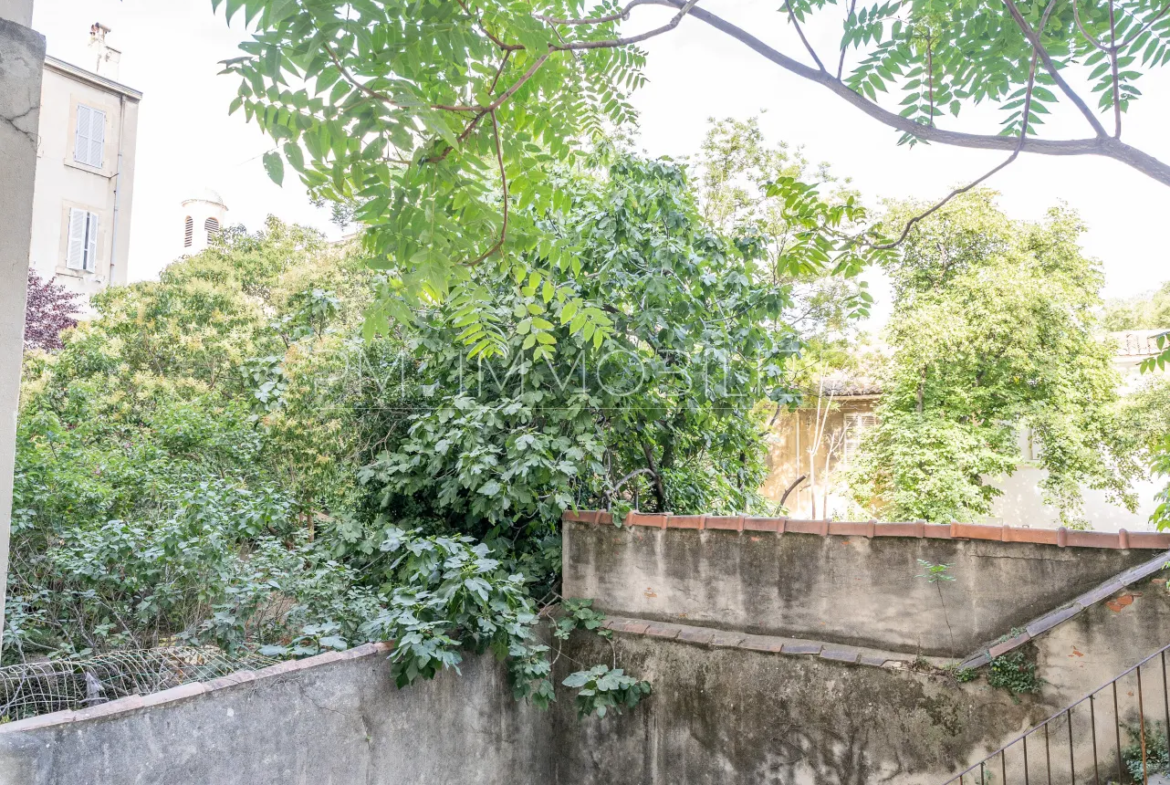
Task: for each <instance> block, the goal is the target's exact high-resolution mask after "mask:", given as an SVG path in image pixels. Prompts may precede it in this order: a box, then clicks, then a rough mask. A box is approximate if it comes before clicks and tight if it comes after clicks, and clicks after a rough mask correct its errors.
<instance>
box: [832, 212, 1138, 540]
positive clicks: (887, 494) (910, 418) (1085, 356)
mask: <svg viewBox="0 0 1170 785" xmlns="http://www.w3.org/2000/svg"><path fill="white" fill-rule="evenodd" d="M920 207H921V205H903V206H901V207H899V208H897V209H895V211H894V212H893V213H892V215H891V218H890V220H891V221H893V222H894V223H897V222H898V221H901V220H903V219H904V218H906V217H907V216H908V215H910V214H911V213H913V212H914V211H916V210H918V209H920ZM1083 230H1084V227H1083V226H1082V224H1081V223H1080V221H1079V219H1078V218H1077V216H1076V215H1075V214H1074V213H1072V212H1070V211H1068V210H1066V209H1063V208H1061V209H1054V210H1051V211H1050V212H1049V214H1048V216H1047V218H1046V219H1045V220H1044V221H1042V222H1040V223H1036V224H1030V223H1024V222H1019V221H1011V220H1009V219H1008V218H1007V217H1006V216H1004V215H1003V213H1001V212H1000V211H999V210H998V208H997V207H996V206H995V202H994V194H993V193H992V192H989V191H974V192H971V193H968V194H965V195H963V196H961V197H959V198H957V199H956V200H955V201H954V202H952V203H951V204H950V205H948V206H947V207H945V208H943V209H942V210H939V211H938V212H937V213H935V214H934V215H933V216H931V217H930V218H928V219H926V220H924V221H921V222H920V223H918V224H917V225H916V226H915V228H914V230H913V231H912V232H910V234H909V236H908V237H907V240H906V243H905V245H904V246H903V249H902V253H901V254H900V255H899V256H898V257H896V258H894V259H893V260H891V261H890V262H889V263H888V265H887V270H888V272H889V274H890V278H891V281H892V283H893V287H894V312H893V316H892V317H891V320H890V324H889V327H888V330H887V332H888V337H889V341H890V344H891V346H892V348H893V356H892V358H891V360H890V362H889V364H888V366H887V368H886V371H885V374H884V378H883V395H882V400H881V404H880V406H879V407H878V409H877V415H878V419H879V425H878V426H877V427H876V428H875V429H874V430H873V431H872V433H871V434H870V435H869V436H868V437H867V439H866V441H865V444H864V445H863V450H862V455H861V456H860V458H859V460H857V461H856V462H855V463H854V465H853V467H852V469H851V485H852V490H853V494H854V498H855V499H856V501H857V502H858V503H859V504H860V505H861V506H863V507H866V508H869V509H874V508H877V509H879V510H880V511H881V515H882V516H883V517H888V518H891V519H919V518H921V519H925V520H929V521H936V522H946V521H952V520H978V519H979V518H981V517H982V516H986V515H987V514H989V512H990V511H991V503H992V500H993V499H994V498H995V496H996V495H997V494H998V493H999V491H998V490H997V489H996V488H995V487H994V485H993V484H992V481H993V480H994V479H995V478H997V477H1002V476H1004V475H1010V474H1011V473H1012V472H1013V471H1015V469H1016V467H1017V466H1018V465H1019V463H1020V462H1021V459H1022V458H1025V459H1029V460H1030V462H1031V464H1032V465H1034V466H1037V467H1039V468H1042V469H1044V470H1045V475H1044V477H1043V479H1042V480H1040V483H1039V484H1040V488H1041V489H1042V491H1043V493H1044V500H1045V501H1046V502H1047V503H1049V504H1051V505H1053V506H1054V507H1055V508H1056V509H1057V510H1058V511H1059V513H1060V517H1061V519H1062V520H1063V521H1064V522H1065V523H1066V524H1067V525H1074V526H1075V525H1084V520H1083V517H1082V516H1081V488H1082V487H1089V488H1095V489H1101V490H1104V491H1106V492H1107V493H1108V494H1109V496H1110V498H1112V499H1114V500H1115V501H1116V502H1118V503H1120V504H1123V505H1124V506H1126V507H1128V508H1130V509H1133V508H1134V506H1135V504H1136V499H1135V498H1134V496H1133V494H1132V492H1131V490H1130V481H1131V479H1132V478H1134V477H1139V476H1142V475H1143V474H1144V467H1143V465H1142V457H1143V452H1142V449H1141V447H1140V445H1137V444H1135V443H1134V441H1133V439H1132V438H1131V436H1132V434H1130V433H1129V432H1127V431H1126V430H1124V429H1122V428H1121V427H1120V425H1119V422H1120V415H1119V397H1118V386H1119V377H1118V375H1117V372H1116V371H1115V370H1114V368H1113V364H1112V359H1113V357H1112V355H1113V347H1112V345H1111V344H1110V343H1108V342H1107V341H1106V340H1104V339H1103V337H1102V336H1101V334H1100V331H1099V326H1098V322H1097V318H1096V316H1095V313H1096V309H1097V308H1098V307H1099V305H1100V295H1099V292H1100V288H1101V285H1102V281H1103V278H1102V274H1101V271H1100V268H1099V265H1098V264H1097V263H1096V262H1094V261H1092V260H1090V259H1087V258H1086V257H1085V256H1084V255H1083V254H1082V253H1081V250H1080V248H1079V246H1078V244H1077V243H1078V238H1079V237H1080V235H1081V233H1082V232H1083ZM1021 433H1023V434H1024V435H1025V436H1026V437H1027V441H1028V443H1030V444H1031V445H1032V449H1031V451H1030V452H1031V455H1026V456H1022V455H1021V450H1020V442H1021Z"/></svg>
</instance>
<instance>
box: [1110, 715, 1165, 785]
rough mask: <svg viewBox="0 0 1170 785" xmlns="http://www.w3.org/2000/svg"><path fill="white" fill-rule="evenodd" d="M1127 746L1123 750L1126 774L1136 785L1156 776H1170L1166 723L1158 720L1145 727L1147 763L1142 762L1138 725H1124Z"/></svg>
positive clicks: (1122, 757) (1122, 759) (1122, 758)
mask: <svg viewBox="0 0 1170 785" xmlns="http://www.w3.org/2000/svg"><path fill="white" fill-rule="evenodd" d="M1122 727H1123V728H1124V729H1125V733H1126V736H1127V742H1128V743H1127V744H1126V745H1125V746H1124V747H1122V748H1121V761H1122V763H1123V764H1124V765H1125V773H1126V774H1128V775H1129V779H1130V781H1131V782H1134V783H1141V782H1146V781H1147V780H1148V779H1149V778H1151V777H1153V776H1154V775H1156V774H1170V748H1168V747H1167V744H1166V723H1164V722H1160V721H1158V720H1153V721H1151V722H1147V723H1146V726H1145V731H1146V732H1145V750H1144V752H1145V763H1144V765H1143V762H1142V752H1143V749H1142V733H1141V728H1139V727H1138V726H1137V725H1136V724H1130V723H1125V724H1123V725H1122Z"/></svg>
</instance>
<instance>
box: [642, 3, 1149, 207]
mask: <svg viewBox="0 0 1170 785" xmlns="http://www.w3.org/2000/svg"><path fill="white" fill-rule="evenodd" d="M656 2H657V3H659V4H662V5H670V6H673V7H675V8H677V7H679V6H680V5H681V3H682V0H656ZM690 16H693V17H695V18H696V19H698V20H699V21H701V22H704V23H705V24H708V25H710V26H711V27H714V28H715V29H716V30H719V31H720V32H722V33H725V34H727V35H729V36H730V37H732V38H734V39H735V40H737V41H739V42H741V43H743V44H745V45H746V46H747V47H748V48H750V49H752V50H753V51H754V52H756V53H757V54H759V55H761V56H763V57H764V58H765V59H767V60H769V61H771V62H773V63H775V64H776V65H778V66H780V67H781V68H783V69H784V70H786V71H788V72H790V73H793V74H796V75H797V76H800V77H802V78H804V79H807V80H809V81H811V82H816V83H817V84H820V85H822V86H824V87H826V88H828V89H829V90H831V91H832V92H833V93H835V94H836V95H837V96H838V97H840V98H842V99H843V100H845V101H846V102H848V103H850V104H852V105H853V106H855V107H856V108H858V109H860V110H861V111H863V112H865V113H866V114H867V115H869V116H870V117H872V118H873V119H875V120H877V121H878V122H880V123H882V124H883V125H886V126H888V127H890V128H893V129H895V130H898V131H902V132H903V133H908V134H910V135H912V136H915V137H917V138H919V139H922V140H923V141H927V142H936V143H938V144H945V145H951V146H954V147H966V148H971V149H977V150H1003V151H1005V152H1011V151H1014V150H1015V148H1016V146H1017V145H1018V140H1016V139H1015V138H1013V137H1010V136H989V135H984V134H970V133H963V132H960V131H948V130H944V129H942V128H931V127H929V126H925V125H922V124H920V123H917V122H915V121H914V120H911V119H909V118H906V117H901V116H899V115H898V114H896V113H894V112H891V111H889V110H887V109H884V108H882V107H881V106H880V105H878V104H876V103H874V102H872V101H870V100H869V99H867V98H866V97H864V96H862V95H860V94H858V93H856V92H854V91H853V90H850V89H849V87H848V86H847V85H846V84H845V83H844V82H839V81H837V80H836V79H834V78H833V77H832V75H830V74H827V73H823V72H821V71H818V70H817V69H815V68H810V67H809V66H806V65H804V64H803V63H801V62H799V61H797V60H793V59H792V58H791V57H788V56H787V55H785V54H783V53H782V52H779V51H777V50H776V49H774V48H772V47H771V46H769V45H768V44H765V43H764V42H763V41H761V40H760V39H758V38H756V37H755V36H753V35H752V34H751V33H748V32H747V31H745V30H743V29H742V28H739V27H736V26H735V25H733V24H731V23H730V22H728V21H726V20H724V19H723V18H721V17H719V16H716V15H715V14H712V13H711V12H709V11H706V10H705V9H702V8H694V9H692V10H691V12H690ZM1098 125H1100V123H1098ZM1021 152H1025V153H1036V154H1039V155H1100V156H1104V157H1106V158H1112V159H1113V160H1115V161H1118V162H1120V163H1123V164H1125V165H1126V166H1130V167H1132V168H1134V169H1137V170H1138V171H1140V172H1142V173H1143V174H1145V175H1147V176H1149V177H1151V178H1152V179H1154V180H1157V181H1158V182H1160V183H1162V184H1163V185H1170V164H1166V163H1164V162H1162V161H1159V160H1158V159H1157V158H1155V157H1154V156H1152V155H1150V154H1149V153H1146V152H1144V151H1142V150H1139V149H1137V148H1135V147H1131V146H1129V145H1127V144H1124V143H1122V142H1120V141H1118V140H1116V139H1113V138H1112V137H1110V136H1109V135H1108V134H1105V135H1104V136H1098V137H1096V138H1087V139H1037V138H1035V137H1028V138H1027V139H1026V140H1025V141H1024V145H1023V147H1022V148H1021Z"/></svg>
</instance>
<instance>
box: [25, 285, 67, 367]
mask: <svg viewBox="0 0 1170 785" xmlns="http://www.w3.org/2000/svg"><path fill="white" fill-rule="evenodd" d="M78 298H79V295H76V294H73V293H72V292H70V291H69V290H68V289H66V288H65V287H64V286H62V285H61V284H59V283H57V279H56V278H55V277H54V278H50V279H49V280H47V281H45V280H42V279H41V276H40V275H38V274H37V271H36V270H34V269H33V268H32V267H29V268H28V294H27V295H26V300H25V305H24V346H25V349H26V350H28V349H44V350H47V351H51V350H54V349H60V348H61V346H62V344H61V332H62V331H63V330H68V329H71V328H73V327H76V326H77V315H78V313H80V311H81V307H80V305H79V304H78V302H77V300H78Z"/></svg>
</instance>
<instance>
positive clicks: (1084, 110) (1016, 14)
mask: <svg viewBox="0 0 1170 785" xmlns="http://www.w3.org/2000/svg"><path fill="white" fill-rule="evenodd" d="M1003 2H1004V5H1006V6H1007V8H1008V12H1009V13H1011V15H1012V19H1014V20H1015V22H1016V26H1017V27H1019V28H1020V31H1021V32H1023V34H1024V36H1025V37H1026V38H1027V39H1028V41H1029V42H1031V44H1032V48H1033V49H1034V50H1036V51H1037V52H1039V53H1040V59H1041V60H1042V61H1043V62H1044V70H1046V71H1047V72H1048V75H1049V76H1051V77H1052V79H1053V81H1055V82H1056V85H1057V87H1059V88H1060V91H1061V92H1062V93H1064V94H1065V95H1066V96H1068V100H1070V101H1072V102H1073V104H1074V105H1075V106H1076V107H1077V109H1080V110H1081V114H1083V115H1084V116H1085V119H1086V120H1088V121H1089V125H1090V126H1092V128H1093V131H1094V133H1096V134H1097V136H1108V134H1107V133H1106V132H1105V127H1104V126H1103V125H1101V121H1100V120H1098V119H1097V116H1096V115H1095V114H1093V110H1091V109H1090V108H1089V106H1088V104H1086V103H1085V102H1084V99H1082V98H1081V97H1080V96H1079V95H1077V93H1076V91H1075V90H1073V89H1072V88H1071V87H1069V84H1068V82H1066V81H1064V77H1063V76H1061V75H1060V72H1059V71H1058V70H1057V68H1056V63H1054V62H1053V61H1052V57H1051V56H1049V54H1048V50H1047V49H1045V48H1044V45H1043V44H1041V43H1040V35H1039V34H1038V33H1037V32H1036V31H1035V30H1033V29H1032V26H1031V25H1030V24H1028V20H1027V19H1025V18H1024V15H1023V14H1021V13H1020V9H1019V8H1017V7H1016V4H1015V0H1003Z"/></svg>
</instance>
